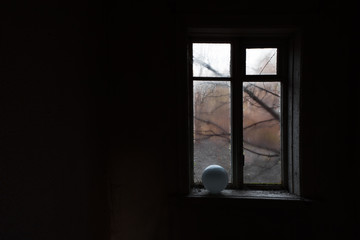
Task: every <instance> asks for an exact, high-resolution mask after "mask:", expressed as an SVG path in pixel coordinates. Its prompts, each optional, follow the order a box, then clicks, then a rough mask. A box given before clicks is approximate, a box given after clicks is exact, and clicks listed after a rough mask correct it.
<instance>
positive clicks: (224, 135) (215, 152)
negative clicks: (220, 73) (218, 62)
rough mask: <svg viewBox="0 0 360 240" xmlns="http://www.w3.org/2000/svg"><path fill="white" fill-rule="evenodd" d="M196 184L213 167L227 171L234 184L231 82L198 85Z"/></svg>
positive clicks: (196, 93)
mask: <svg viewBox="0 0 360 240" xmlns="http://www.w3.org/2000/svg"><path fill="white" fill-rule="evenodd" d="M193 86H194V89H193V95H194V99H193V106H194V135H193V136H194V141H193V142H194V182H195V183H200V182H201V175H202V172H203V171H204V169H205V168H206V167H207V166H209V165H212V164H217V165H220V166H222V167H223V168H225V170H226V171H227V172H228V174H229V179H230V182H231V176H232V174H231V121H230V104H231V103H230V100H231V98H230V82H229V81H224V82H218V81H194V82H193Z"/></svg>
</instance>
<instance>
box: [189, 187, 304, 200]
mask: <svg viewBox="0 0 360 240" xmlns="http://www.w3.org/2000/svg"><path fill="white" fill-rule="evenodd" d="M186 198H192V199H207V198H209V199H221V198H224V199H245V200H251V199H252V200H282V201H284V200H285V201H300V202H309V200H307V199H304V198H302V197H300V196H298V195H295V194H291V193H289V192H287V191H283V190H233V189H225V190H223V191H222V192H221V193H219V194H210V193H209V192H208V191H207V190H205V189H199V188H194V189H192V191H191V193H190V194H189V195H187V196H186Z"/></svg>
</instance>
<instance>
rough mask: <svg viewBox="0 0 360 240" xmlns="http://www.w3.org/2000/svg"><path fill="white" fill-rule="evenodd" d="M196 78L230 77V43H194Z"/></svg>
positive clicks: (194, 72) (194, 70)
mask: <svg viewBox="0 0 360 240" xmlns="http://www.w3.org/2000/svg"><path fill="white" fill-rule="evenodd" d="M192 47H193V76H194V77H230V49H231V45H230V43H193V45H192Z"/></svg>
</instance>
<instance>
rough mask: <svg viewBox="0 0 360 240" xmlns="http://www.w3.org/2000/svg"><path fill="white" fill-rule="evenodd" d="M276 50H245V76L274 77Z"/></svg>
mask: <svg viewBox="0 0 360 240" xmlns="http://www.w3.org/2000/svg"><path fill="white" fill-rule="evenodd" d="M276 62H277V48H247V49H246V75H276V72H277V69H276Z"/></svg>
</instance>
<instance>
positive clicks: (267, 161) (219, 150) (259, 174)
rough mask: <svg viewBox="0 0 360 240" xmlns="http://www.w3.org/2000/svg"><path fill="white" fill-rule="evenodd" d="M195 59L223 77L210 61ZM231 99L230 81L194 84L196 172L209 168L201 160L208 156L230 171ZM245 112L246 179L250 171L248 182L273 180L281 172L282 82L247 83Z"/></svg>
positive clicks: (244, 101) (244, 88)
mask: <svg viewBox="0 0 360 240" xmlns="http://www.w3.org/2000/svg"><path fill="white" fill-rule="evenodd" d="M194 61H196V62H197V63H198V64H200V65H201V66H203V67H204V68H207V69H208V70H210V71H213V72H214V73H215V74H216V76H219V77H221V76H222V75H221V74H220V73H219V72H216V71H215V70H214V69H213V68H212V67H211V66H210V65H209V64H206V63H204V62H202V61H200V60H196V59H194ZM268 62H269V61H268ZM268 62H267V63H266V64H268ZM230 101H231V97H230V82H226V81H225V82H220V81H204V82H202V81H199V82H196V83H194V142H195V146H194V148H195V151H196V152H195V154H194V155H195V156H194V157H195V175H196V174H198V175H199V174H200V173H201V171H202V169H203V168H204V167H206V164H203V165H202V164H201V163H202V162H203V163H204V162H206V163H209V161H210V160H209V159H213V160H214V161H215V160H216V161H218V162H222V163H223V165H225V168H226V167H227V168H228V172H231V170H230V169H231V166H229V163H230V161H229V159H230V158H231V120H230V114H231V113H230V109H231V106H230ZM243 115H244V126H243V132H244V136H243V149H244V154H245V155H246V158H247V160H248V164H247V165H246V166H245V168H248V169H245V179H246V177H247V176H246V174H247V173H248V175H249V176H248V181H249V182H254V181H255V182H256V181H262V182H274V177H273V176H274V175H276V174H277V175H279V174H278V172H279V171H280V151H281V149H280V119H281V118H280V85H279V84H278V83H276V84H273V83H246V84H244V85H243ZM206 158H207V159H206ZM210 162H211V161H210ZM226 163H227V164H226ZM211 164H212V163H211ZM230 164H231V163H230Z"/></svg>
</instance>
